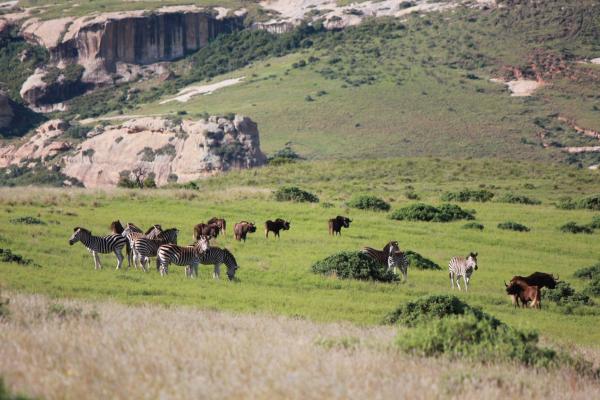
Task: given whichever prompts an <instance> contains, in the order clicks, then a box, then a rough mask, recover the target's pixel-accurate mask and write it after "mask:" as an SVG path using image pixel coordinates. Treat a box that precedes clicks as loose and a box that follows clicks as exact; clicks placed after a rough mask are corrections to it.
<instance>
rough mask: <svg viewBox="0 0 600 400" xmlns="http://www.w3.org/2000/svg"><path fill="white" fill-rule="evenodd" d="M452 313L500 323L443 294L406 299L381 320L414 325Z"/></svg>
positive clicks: (477, 309)
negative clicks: (406, 300)
mask: <svg viewBox="0 0 600 400" xmlns="http://www.w3.org/2000/svg"><path fill="white" fill-rule="evenodd" d="M453 315H454V316H456V315H473V316H475V317H476V318H477V319H478V320H481V319H487V320H490V321H491V322H492V323H493V324H494V325H499V324H500V321H499V320H497V319H496V318H494V317H492V316H490V315H488V314H486V313H484V312H483V311H481V310H480V309H479V308H474V307H471V306H470V305H468V304H467V303H465V302H463V301H462V300H460V299H459V298H458V297H456V296H451V295H445V294H435V295H430V296H424V297H419V298H417V299H416V300H412V301H408V302H406V303H404V304H402V305H400V306H399V307H398V308H397V309H396V310H394V311H392V312H391V313H389V314H388V315H386V316H385V317H384V320H383V322H384V323H386V324H396V323H398V324H401V325H405V326H410V327H414V326H416V325H418V324H421V323H423V322H431V321H434V320H438V319H440V318H446V317H449V316H453Z"/></svg>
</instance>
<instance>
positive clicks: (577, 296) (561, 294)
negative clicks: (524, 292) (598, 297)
mask: <svg viewBox="0 0 600 400" xmlns="http://www.w3.org/2000/svg"><path fill="white" fill-rule="evenodd" d="M542 298H543V299H547V300H550V301H552V302H554V303H556V304H558V305H561V306H566V305H570V306H574V305H575V306H576V305H591V304H593V302H592V299H590V297H589V296H588V295H586V294H584V293H579V292H577V291H575V289H573V288H572V287H571V285H570V284H569V283H568V282H565V281H560V282H558V284H557V285H556V287H555V288H554V289H544V290H543V291H542Z"/></svg>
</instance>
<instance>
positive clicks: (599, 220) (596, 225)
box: [588, 215, 600, 229]
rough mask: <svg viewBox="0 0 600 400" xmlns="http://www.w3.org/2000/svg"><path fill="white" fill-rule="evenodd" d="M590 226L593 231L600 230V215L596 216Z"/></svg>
mask: <svg viewBox="0 0 600 400" xmlns="http://www.w3.org/2000/svg"><path fill="white" fill-rule="evenodd" d="M588 226H589V227H590V228H592V229H600V215H596V216H594V218H592V222H590V224H589V225H588Z"/></svg>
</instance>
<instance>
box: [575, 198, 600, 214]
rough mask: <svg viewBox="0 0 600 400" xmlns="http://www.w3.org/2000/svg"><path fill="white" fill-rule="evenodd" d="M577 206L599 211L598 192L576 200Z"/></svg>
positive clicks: (599, 199)
mask: <svg viewBox="0 0 600 400" xmlns="http://www.w3.org/2000/svg"><path fill="white" fill-rule="evenodd" d="M577 208H584V209H587V210H595V211H600V194H597V195H594V196H589V197H585V198H583V199H581V200H579V201H578V202H577Z"/></svg>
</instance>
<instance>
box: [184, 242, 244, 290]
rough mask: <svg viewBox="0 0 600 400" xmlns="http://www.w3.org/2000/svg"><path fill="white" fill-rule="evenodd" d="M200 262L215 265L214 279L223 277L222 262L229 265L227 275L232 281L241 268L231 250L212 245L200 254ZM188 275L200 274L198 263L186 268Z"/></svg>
mask: <svg viewBox="0 0 600 400" xmlns="http://www.w3.org/2000/svg"><path fill="white" fill-rule="evenodd" d="M200 264H202V265H214V266H215V267H214V271H213V278H214V279H220V278H221V264H225V266H226V267H227V277H228V278H229V280H230V281H232V280H233V278H234V277H235V271H236V270H237V269H238V268H239V266H238V265H237V261H235V257H234V256H233V254H231V252H230V251H229V250H227V249H221V248H219V247H210V246H209V247H208V248H207V249H206V250H205V251H204V252H203V253H202V254H201V255H200ZM186 275H187V276H188V277H193V276H198V264H196V265H195V266H193V267H192V268H191V269H189V270H186Z"/></svg>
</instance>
